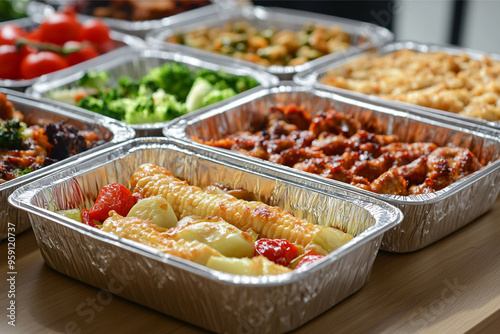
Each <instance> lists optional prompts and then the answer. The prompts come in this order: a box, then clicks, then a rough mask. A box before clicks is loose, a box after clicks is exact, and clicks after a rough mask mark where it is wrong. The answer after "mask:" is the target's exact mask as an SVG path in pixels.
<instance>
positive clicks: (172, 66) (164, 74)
mask: <svg viewBox="0 0 500 334" xmlns="http://www.w3.org/2000/svg"><path fill="white" fill-rule="evenodd" d="M193 82H194V75H193V72H192V71H191V70H190V69H189V68H188V67H187V66H185V65H183V64H180V63H176V62H169V63H165V64H163V65H162V66H159V67H156V68H153V69H152V70H150V71H149V73H148V74H147V75H146V76H144V77H143V78H142V79H141V82H140V92H141V94H144V95H145V94H147V93H153V92H155V91H157V90H158V89H163V90H164V91H165V92H167V93H169V94H172V95H174V96H175V97H176V98H177V100H179V101H182V102H184V101H185V100H186V97H187V96H188V94H189V90H190V89H191V86H192V85H193Z"/></svg>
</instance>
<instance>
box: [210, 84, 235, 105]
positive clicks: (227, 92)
mask: <svg viewBox="0 0 500 334" xmlns="http://www.w3.org/2000/svg"><path fill="white" fill-rule="evenodd" d="M235 95H236V92H235V91H234V90H233V89H232V88H226V89H222V90H218V89H216V90H212V91H211V92H210V93H208V94H207V95H205V97H203V99H202V100H201V107H206V106H208V105H210V104H213V103H216V102H219V101H222V100H225V99H228V98H230V97H232V96H235Z"/></svg>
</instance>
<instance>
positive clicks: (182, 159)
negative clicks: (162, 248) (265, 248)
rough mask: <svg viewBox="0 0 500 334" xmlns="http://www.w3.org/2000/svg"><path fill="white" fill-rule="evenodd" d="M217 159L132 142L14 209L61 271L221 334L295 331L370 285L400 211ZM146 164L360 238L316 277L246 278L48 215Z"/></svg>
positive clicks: (21, 198) (23, 197)
mask: <svg viewBox="0 0 500 334" xmlns="http://www.w3.org/2000/svg"><path fill="white" fill-rule="evenodd" d="M212 153H213V152H211V150H209V149H207V148H206V147H200V148H193V147H191V146H190V145H188V144H186V143H183V142H182V141H178V140H175V139H174V140H169V139H166V138H139V139H134V140H132V141H128V142H126V143H122V144H118V145H115V146H114V147H111V148H108V149H106V150H103V151H102V152H101V154H100V155H99V156H94V157H93V158H92V159H89V160H87V161H82V162H79V161H78V162H77V163H75V164H73V166H71V167H69V168H67V169H66V170H64V171H61V172H59V173H56V174H53V175H52V176H49V177H47V178H44V179H42V180H39V181H36V182H34V183H31V184H29V185H27V186H25V187H22V188H21V189H18V190H17V191H16V192H15V193H14V194H13V195H12V196H11V197H10V203H11V204H13V205H14V206H16V207H19V208H21V209H23V210H26V211H28V213H29V215H30V218H31V222H32V226H33V230H34V232H35V237H36V239H37V242H38V245H39V246H40V250H41V252H42V255H43V258H44V259H45V262H46V263H47V264H48V265H49V266H50V267H52V268H53V269H55V270H57V271H59V272H61V273H63V274H65V275H68V276H70V277H73V278H75V279H78V280H80V281H82V282H85V283H87V284H90V285H93V286H95V287H97V288H99V289H105V290H108V291H111V292H113V293H117V294H118V295H119V296H121V297H123V298H126V299H129V300H132V301H134V302H137V303H139V304H142V305H145V306H147V307H150V308H152V309H154V310H157V311H160V312H163V313H165V314H168V315H171V316H173V317H176V318H178V319H181V320H184V321H187V322H189V323H192V324H194V325H196V326H200V327H203V328H205V329H208V330H211V331H214V332H220V333H236V332H245V333H278V332H280V333H281V332H286V331H290V330H293V329H295V328H297V327H298V326H300V325H302V324H304V323H305V322H307V321H309V320H310V319H312V318H314V317H316V316H318V315H319V314H321V313H322V312H324V311H326V310H327V309H329V308H330V307H332V306H333V305H335V304H336V303H338V302H340V301H341V300H342V299H344V298H346V297H347V296H349V295H351V294H353V293H354V292H355V291H357V290H358V289H360V288H361V287H362V286H363V285H364V284H365V283H366V282H367V280H368V278H369V273H370V271H371V268H372V264H373V261H374V259H375V256H376V254H377V251H378V248H379V246H380V241H381V238H382V235H383V233H384V231H386V230H387V229H389V228H391V227H393V226H394V225H395V224H397V223H398V222H399V221H400V220H401V219H402V215H401V212H400V211H399V210H398V209H396V208H395V207H393V206H391V205H389V204H387V203H385V202H382V201H380V200H377V199H375V198H370V197H367V196H363V195H361V194H358V193H355V192H352V191H349V190H344V189H338V191H337V189H336V188H335V187H330V188H329V189H328V192H326V191H322V190H315V189H314V188H313V186H314V182H312V181H308V180H304V182H301V184H297V183H295V181H294V179H293V178H292V177H288V176H286V175H285V176H284V177H283V176H282V175H281V173H279V172H275V171H270V170H267V169H266V168H261V167H259V166H252V168H249V164H251V163H249V162H247V161H244V160H241V159H238V158H233V157H229V156H218V155H217V156H215V157H212V156H211V155H212ZM143 163H154V164H158V165H160V166H164V167H166V168H167V169H168V170H170V171H171V172H172V173H173V174H174V175H175V176H176V177H179V178H181V179H185V180H186V181H187V182H188V183H190V184H193V185H198V186H201V187H203V186H207V185H210V184H214V183H219V184H224V185H227V186H229V187H234V188H240V187H242V188H245V189H247V190H249V191H251V192H253V193H254V194H256V195H257V196H259V197H260V200H262V201H264V202H267V203H268V204H270V205H276V206H279V207H281V208H282V209H285V210H289V211H290V212H292V213H294V214H295V215H296V216H298V217H301V218H304V219H307V220H308V221H310V222H312V223H315V224H322V225H329V226H338V227H341V228H343V229H345V230H347V231H349V232H351V233H353V234H354V235H355V236H356V237H355V238H354V239H353V240H352V241H351V242H349V243H347V244H345V245H344V246H342V247H340V248H338V249H337V250H335V251H334V252H332V253H331V254H329V255H328V257H327V258H326V259H325V261H324V262H319V263H317V264H316V265H312V266H311V267H310V269H309V270H305V271H298V272H290V273H287V274H284V275H278V276H253V277H250V276H238V275H231V274H225V273H222V272H219V271H215V270H211V269H208V268H207V267H203V266H200V265H198V264H195V263H193V262H189V261H186V260H183V259H180V258H177V257H175V256H171V255H168V254H165V253H161V252H159V251H156V250H155V249H153V248H149V247H146V246H144V245H142V244H139V243H136V242H134V241H131V240H128V239H122V238H119V237H117V236H115V235H113V234H110V233H106V232H103V231H101V230H99V229H96V228H91V227H89V226H87V225H84V224H81V223H77V222H75V221H72V220H69V219H67V218H65V217H63V216H60V215H58V214H56V213H54V212H51V211H49V209H52V210H58V209H68V208H73V207H77V208H80V209H83V208H84V207H89V206H90V205H92V203H93V201H94V199H95V198H96V197H97V194H98V192H99V189H100V188H101V187H102V186H104V185H106V184H109V183H111V182H119V183H122V184H124V185H129V178H130V176H131V175H132V173H133V172H134V171H135V170H136V169H137V168H138V167H139V166H140V164H143ZM250 169H251V171H249V170H250ZM116 275H129V277H132V279H131V280H129V281H128V284H127V285H126V286H125V287H124V289H123V290H120V291H116V289H113V287H112V282H113V281H114V278H115V276H116ZM130 275H131V276H130Z"/></svg>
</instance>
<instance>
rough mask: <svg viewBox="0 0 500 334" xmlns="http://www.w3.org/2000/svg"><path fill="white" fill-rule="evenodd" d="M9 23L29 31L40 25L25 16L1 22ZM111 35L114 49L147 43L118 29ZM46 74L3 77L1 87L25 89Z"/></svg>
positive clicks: (71, 69)
mask: <svg viewBox="0 0 500 334" xmlns="http://www.w3.org/2000/svg"><path fill="white" fill-rule="evenodd" d="M7 23H14V24H17V25H18V26H20V27H21V28H23V29H25V30H28V31H29V30H33V29H35V28H36V27H38V26H39V23H37V22H36V21H35V20H33V19H32V18H23V19H18V20H12V21H6V22H1V23H0V26H2V25H3V24H7ZM109 36H110V37H111V40H112V41H113V49H118V48H121V47H124V46H135V47H142V46H144V45H145V42H144V41H143V40H142V39H140V38H138V37H135V36H130V35H127V34H124V33H121V32H118V31H114V30H111V31H110V33H109ZM100 57H102V56H98V57H96V59H97V58H100ZM2 66H4V65H3V64H2ZM78 66H80V64H78V65H74V66H71V67H69V68H67V69H64V70H60V71H56V72H52V73H51V74H47V75H45V76H50V75H52V74H55V73H71V71H73V70H76V68H77V67H78ZM45 76H41V77H39V78H34V79H22V80H10V79H1V78H0V87H5V88H10V89H15V90H18V91H24V90H26V88H28V87H29V86H31V85H33V83H35V82H36V81H38V80H39V79H40V78H43V77H45Z"/></svg>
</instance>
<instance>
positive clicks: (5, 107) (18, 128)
mask: <svg viewBox="0 0 500 334" xmlns="http://www.w3.org/2000/svg"><path fill="white" fill-rule="evenodd" d="M23 119H24V116H23V114H22V113H21V112H20V111H18V110H15V108H14V105H13V104H12V103H11V102H10V101H8V100H7V97H6V95H5V94H2V93H0V184H2V183H4V182H7V181H9V180H12V179H15V178H16V177H18V176H22V175H25V174H28V173H29V172H32V171H34V170H37V169H40V168H43V167H44V166H47V165H50V164H53V163H55V162H57V161H60V160H63V159H65V158H67V157H70V156H72V155H75V154H78V153H80V152H84V151H86V150H89V149H91V148H94V147H96V146H98V145H101V144H103V143H104V140H103V139H102V138H101V137H100V135H99V134H97V133H95V132H93V131H89V130H80V129H78V128H76V127H75V126H73V125H71V124H67V123H66V122H65V121H60V122H57V123H46V124H44V125H30V126H28V125H27V124H26V123H24V122H23Z"/></svg>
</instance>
